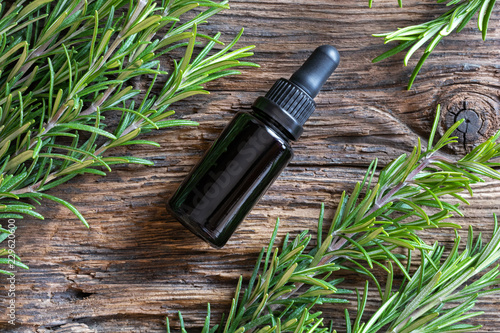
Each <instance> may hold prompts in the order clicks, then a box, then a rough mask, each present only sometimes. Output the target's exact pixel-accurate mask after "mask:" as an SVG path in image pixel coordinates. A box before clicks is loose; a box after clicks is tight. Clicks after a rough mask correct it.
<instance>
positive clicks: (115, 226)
mask: <svg viewBox="0 0 500 333" xmlns="http://www.w3.org/2000/svg"><path fill="white" fill-rule="evenodd" d="M442 11H443V8H442V6H440V5H436V4H435V2H434V1H416V0H414V1H407V0H405V6H404V8H402V9H400V8H397V6H396V1H395V0H376V1H375V5H374V8H373V9H371V10H369V9H368V8H367V4H366V1H357V2H352V1H345V0H329V1H324V0H323V1H320V0H308V1H306V0H296V1H284V0H277V1H256V0H253V1H251V0H245V1H232V5H231V9H230V10H229V11H227V12H225V13H222V14H220V15H219V16H216V17H215V18H213V19H212V20H211V24H210V25H206V26H204V27H203V26H200V30H203V31H204V32H205V33H212V34H213V33H215V32H216V31H221V32H222V33H223V34H227V35H228V36H227V37H226V38H227V40H229V38H230V37H229V35H234V32H235V31H237V30H238V29H239V28H240V27H241V26H244V27H245V28H246V30H245V34H244V37H243V38H242V42H241V44H242V45H244V44H255V45H257V48H256V50H255V52H256V55H255V56H254V57H253V58H252V60H253V61H255V62H257V63H259V64H260V65H261V66H262V67H261V68H260V69H244V70H243V74H242V75H240V76H238V77H231V78H229V79H224V80H220V81H217V82H214V83H210V84H209V85H208V89H209V90H211V91H212V95H210V96H208V97H207V96H201V97H195V98H193V99H192V100H190V101H189V102H186V103H179V104H178V106H177V111H178V114H179V115H180V116H182V117H186V118H189V119H192V120H196V121H199V122H200V123H201V125H200V126H199V127H197V128H182V129H170V130H165V131H161V132H157V133H154V134H151V135H149V136H148V138H149V139H152V140H154V141H157V142H159V143H160V144H161V145H162V148H161V149H157V148H150V147H128V148H123V150H122V151H120V152H116V153H117V154H119V153H125V154H131V155H134V156H140V157H144V158H149V159H151V160H153V161H154V162H155V166H154V167H138V166H129V167H120V166H118V167H116V168H114V171H113V173H111V174H110V175H109V176H107V177H105V178H103V177H99V176H92V175H87V176H84V177H78V178H75V179H73V180H72V181H71V182H69V183H67V184H65V185H62V186H59V187H58V188H56V189H53V190H51V191H50V193H51V194H52V195H56V196H59V197H62V198H64V199H65V200H68V201H70V202H71V203H72V204H74V205H75V206H76V207H77V208H78V209H79V210H80V211H81V213H82V214H83V215H84V216H85V217H86V219H87V220H88V222H89V223H90V225H91V229H90V230H87V229H85V228H84V227H83V226H82V225H81V224H80V222H79V221H78V220H77V218H76V217H74V216H73V215H72V214H71V213H70V212H69V211H67V210H66V209H65V208H64V207H61V206H59V205H56V204H53V203H50V202H46V203H45V206H43V207H41V208H40V209H39V211H40V213H42V214H43V215H44V216H45V217H46V220H45V221H34V220H28V219H26V220H24V221H19V229H18V231H17V237H18V238H17V240H18V247H17V248H18V251H19V252H20V253H21V254H22V256H23V260H24V261H25V262H26V263H27V264H28V265H29V266H30V270H29V271H23V272H22V273H19V279H18V284H17V288H18V297H17V306H18V308H17V314H18V322H19V323H22V325H19V326H18V327H17V328H16V329H14V330H13V329H11V328H10V327H9V326H8V325H7V324H5V323H0V325H3V326H0V330H4V331H6V332H7V331H9V332H10V331H11V332H14V331H17V332H36V331H37V330H38V331H40V332H44V331H46V332H69V331H71V332H92V331H97V332H164V326H163V320H164V317H165V316H166V315H168V316H169V317H170V318H171V319H172V321H173V324H174V326H177V325H178V321H177V319H176V318H175V314H176V312H177V311H178V310H180V311H182V312H183V314H184V318H185V320H186V322H187V324H188V326H189V327H193V328H199V327H200V326H201V325H202V322H203V319H204V313H205V309H206V303H207V302H210V303H211V306H212V312H213V314H214V316H213V318H214V320H217V319H218V318H220V316H221V314H222V313H223V312H226V311H227V310H228V308H229V305H230V300H231V298H232V293H233V290H234V287H235V286H236V282H237V278H238V276H239V275H243V276H244V277H246V278H248V277H249V274H250V272H251V270H252V268H253V265H254V261H255V259H256V257H257V254H258V252H259V250H260V248H261V247H262V246H264V245H265V244H267V240H268V238H269V236H270V234H271V232H272V229H273V226H274V221H275V220H276V218H277V217H280V219H281V221H282V222H281V229H280V235H284V234H285V233H286V232H291V233H296V232H298V231H300V230H303V229H312V230H313V229H314V228H315V223H316V217H317V215H318V212H319V207H320V203H321V202H324V203H325V204H326V207H327V218H331V217H332V214H333V210H334V208H335V206H336V204H337V202H338V200H339V197H340V194H341V192H342V191H343V190H347V191H349V190H351V189H352V188H353V187H354V184H355V182H356V181H358V180H360V179H361V178H362V176H363V174H364V170H365V168H366V167H367V166H368V165H369V163H370V162H371V161H372V160H373V159H375V158H378V159H379V160H380V162H381V164H382V165H384V164H386V163H388V162H389V161H390V160H391V159H393V158H395V157H396V156H398V155H399V154H402V153H404V152H408V151H409V150H411V149H412V147H413V145H414V144H415V143H416V140H417V137H419V136H421V137H422V138H425V137H426V136H427V135H428V132H429V128H430V124H431V122H432V119H433V115H434V110H435V107H436V105H437V104H438V103H445V102H446V101H448V100H450V99H451V98H452V96H454V95H456V94H457V93H462V94H465V95H464V96H470V97H471V98H475V99H477V98H479V99H485V100H487V102H488V103H490V104H491V106H492V111H491V112H492V113H491V114H489V115H488V116H489V117H490V118H488V119H490V122H491V124H492V125H491V127H492V128H493V127H496V128H498V127H500V126H497V125H498V124H499V123H498V100H499V91H500V90H499V86H500V83H499V82H500V81H499V67H498V58H499V53H500V51H499V50H500V47H499V46H500V33H499V29H498V28H497V27H498V26H499V19H500V15H499V14H498V11H495V12H494V15H493V19H492V22H491V24H490V26H491V28H490V30H489V37H488V40H487V41H486V42H482V41H481V40H480V36H479V33H478V32H477V31H476V29H475V27H473V25H472V24H471V26H470V28H467V29H465V30H464V31H463V32H462V33H461V34H460V35H456V36H453V35H452V36H450V37H448V38H447V40H446V42H445V43H443V45H442V46H440V47H438V48H437V49H436V51H435V52H434V54H433V56H432V57H430V58H429V60H428V61H427V64H426V66H425V67H424V68H423V70H422V72H421V74H420V76H419V78H418V79H417V82H416V84H415V86H414V88H413V89H412V90H411V91H409V92H407V91H406V90H405V86H406V83H407V79H408V77H409V75H410V73H411V70H412V68H410V67H408V68H405V67H403V66H402V57H401V56H397V57H394V58H392V59H388V60H386V61H384V62H382V63H379V64H371V62H370V60H371V59H373V58H374V57H375V56H377V55H378V54H380V53H381V52H383V51H384V50H386V49H388V47H389V46H382V43H381V40H377V39H375V38H373V37H371V34H372V33H376V32H384V31H388V30H393V29H395V28H396V27H400V26H403V25H408V24H414V23H418V22H422V21H424V20H427V19H429V18H431V17H435V16H436V15H438V14H439V13H441V12H442ZM326 43H330V44H333V45H335V46H337V47H338V49H339V50H340V52H341V55H342V63H341V66H340V67H339V69H338V70H337V71H336V73H335V75H334V76H333V77H332V79H331V80H330V81H329V82H328V83H327V84H326V86H325V88H324V90H323V92H322V93H321V94H320V95H319V96H318V98H317V104H318V107H317V111H316V112H315V114H314V115H313V117H312V118H311V120H310V121H309V122H308V124H307V127H306V129H305V133H304V135H303V137H302V138H301V139H300V141H299V142H297V143H296V144H294V147H295V149H296V151H295V153H296V154H295V158H294V161H293V162H292V163H291V164H290V166H289V167H288V168H287V169H286V170H285V172H284V173H283V174H282V175H281V176H280V178H279V179H278V181H277V182H276V183H275V184H274V185H273V186H272V187H271V189H270V190H269V192H268V193H267V194H266V195H265V196H264V197H263V199H262V200H261V201H260V202H259V204H258V205H257V206H256V207H255V209H254V210H253V211H252V213H251V214H250V215H249V217H248V218H247V219H246V221H245V223H244V225H243V226H242V227H241V228H240V229H239V231H238V232H237V233H236V234H235V235H234V237H233V238H232V239H231V241H230V242H229V243H228V245H227V246H226V247H225V248H224V249H222V250H214V249H212V248H210V247H209V246H208V245H206V244H204V243H203V242H201V241H199V240H197V239H196V238H194V237H193V236H192V235H191V234H190V233H189V232H187V231H186V230H185V229H184V228H183V227H182V226H181V225H180V224H179V223H177V222H176V221H174V219H173V218H172V217H171V216H170V215H169V214H168V213H167V212H166V211H165V201H166V200H167V198H168V197H170V196H171V195H172V193H173V192H174V190H175V189H176V187H177V185H178V184H179V183H180V182H181V180H182V179H183V177H184V176H185V175H186V174H187V173H188V172H189V170H190V168H191V167H192V166H193V165H194V164H195V163H196V161H197V160H198V159H199V157H200V156H201V155H202V153H203V152H204V151H205V150H206V149H207V148H208V147H209V146H210V144H211V142H212V141H213V140H214V139H215V138H216V136H217V135H218V133H219V132H220V131H221V130H222V128H223V127H224V126H225V124H227V122H228V121H229V120H230V119H231V118H232V116H233V115H234V113H235V112H237V111H238V110H248V109H249V106H250V105H251V103H252V102H253V100H254V99H255V98H256V97H257V96H259V95H262V94H263V93H265V92H266V91H267V89H268V88H269V87H270V86H271V85H272V83H273V82H274V80H276V79H277V78H280V77H288V76H289V75H290V74H291V73H292V72H293V71H294V70H295V69H296V68H297V66H298V65H299V64H300V63H301V62H302V61H303V60H304V59H305V58H306V57H307V55H308V54H309V53H310V52H311V51H312V49H314V48H315V47H316V46H318V45H321V44H326ZM414 63H415V62H413V64H414ZM444 111H445V112H446V110H444ZM461 148H462V147H457V149H458V151H460V150H461ZM449 153H450V154H454V153H455V152H453V151H450V152H449ZM475 191H476V196H475V198H474V199H473V200H471V202H472V205H471V206H470V207H465V208H464V213H465V215H466V217H465V218H456V219H455V221H456V222H458V223H461V224H463V225H467V224H473V225H474V227H475V228H476V229H478V230H480V231H483V232H485V234H488V233H491V230H492V213H493V212H499V211H500V187H499V186H498V184H497V183H496V182H486V183H484V184H481V185H479V186H475ZM423 235H424V238H425V239H426V240H428V241H429V242H430V243H431V242H433V241H435V240H437V241H440V242H442V243H447V242H449V241H450V240H451V238H452V236H453V234H452V231H450V230H442V231H428V232H425V233H423ZM362 284H363V281H362V280H361V279H353V278H349V279H348V281H347V285H348V286H350V287H359V286H362ZM372 292H373V293H374V291H372ZM373 295H374V297H373V299H377V297H375V296H376V295H375V293H374V294H373ZM351 299H352V297H351ZM377 306H378V304H377V303H376V302H375V301H374V302H371V303H370V304H369V307H370V309H372V310H373V309H376V308H377ZM349 307H350V308H351V309H354V307H355V303H353V304H351V305H350V306H349ZM478 309H479V310H483V311H485V312H486V314H485V315H484V316H481V317H478V318H476V319H474V320H471V323H482V324H484V325H485V326H484V328H483V329H482V330H481V332H495V331H498V328H497V327H499V325H500V315H499V314H498V312H499V311H498V310H499V305H498V304H497V303H496V299H495V298H494V297H485V298H484V299H481V300H480V301H479V302H478ZM324 310H325V313H326V317H327V318H329V319H330V318H331V319H333V320H334V321H335V322H336V323H339V324H340V323H342V322H343V320H341V319H340V318H341V317H342V316H343V307H341V306H327V307H325V308H324ZM4 318H5V317H2V318H1V319H0V321H1V320H4Z"/></svg>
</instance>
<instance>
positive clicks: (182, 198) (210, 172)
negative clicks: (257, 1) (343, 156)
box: [168, 45, 339, 248]
mask: <svg viewBox="0 0 500 333" xmlns="http://www.w3.org/2000/svg"><path fill="white" fill-rule="evenodd" d="M338 63H339V54H338V52H337V50H336V49H335V48H334V47H333V46H329V45H323V46H320V47H318V48H317V49H316V50H315V51H314V52H313V53H312V54H311V56H310V57H309V58H308V59H307V60H306V62H305V63H304V64H303V65H302V66H301V67H300V68H299V69H298V70H297V71H296V72H295V73H294V74H293V75H292V76H291V78H290V80H286V79H280V80H278V81H276V83H275V84H274V85H273V87H272V88H271V89H270V90H269V92H268V93H267V94H266V95H265V96H264V97H259V98H257V100H256V101H255V103H254V104H253V105H252V112H239V113H237V114H236V116H235V117H234V118H233V120H232V121H231V123H230V124H229V125H228V126H227V127H226V128H225V129H224V131H223V132H222V133H221V135H220V136H219V138H218V139H217V140H216V141H215V142H214V144H213V145H212V147H211V148H210V149H209V150H208V151H207V152H206V154H205V156H204V157H203V158H202V159H201V161H200V162H199V163H198V164H197V165H196V166H195V167H194V168H193V170H192V171H191V172H190V174H189V175H188V176H187V177H186V179H185V180H184V182H183V183H182V184H181V185H180V186H179V188H178V189H177V191H176V192H175V194H174V195H173V197H172V198H171V199H170V200H169V202H168V209H169V211H170V212H171V213H172V214H173V215H174V216H175V217H176V218H177V220H179V221H180V222H181V223H182V224H183V225H184V226H185V227H187V228H188V229H189V230H191V231H192V232H193V233H195V234H196V235H197V236H199V237H200V238H202V239H204V240H205V241H207V242H208V243H210V244H211V245H212V246H214V247H217V248H220V247H222V246H224V244H226V242H227V241H228V239H229V237H231V235H232V234H233V232H234V231H235V230H236V228H237V227H238V225H239V224H240V223H241V221H242V220H243V219H244V218H245V216H246V215H247V214H248V213H249V212H250V210H251V209H252V207H253V206H254V205H255V204H256V203H257V201H258V200H259V199H260V197H261V196H262V195H263V194H264V193H265V191H266V190H267V189H268V188H269V186H270V185H271V184H272V183H273V181H274V180H275V179H276V178H277V177H278V176H279V174H280V173H281V171H282V170H283V169H284V168H285V167H286V165H287V164H288V162H289V161H290V160H291V159H292V157H293V150H292V148H291V146H290V141H295V140H297V139H298V138H299V136H300V135H301V134H302V131H303V128H302V125H304V123H305V122H306V120H307V119H308V118H309V116H310V115H311V114H312V113H313V111H314V109H315V106H316V104H315V103H314V100H313V98H314V97H315V96H316V95H317V94H318V92H319V90H320V89H321V87H322V86H323V84H324V83H325V82H326V80H327V79H328V78H329V77H330V75H331V74H332V72H333V71H334V70H335V68H337V66H338Z"/></svg>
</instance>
